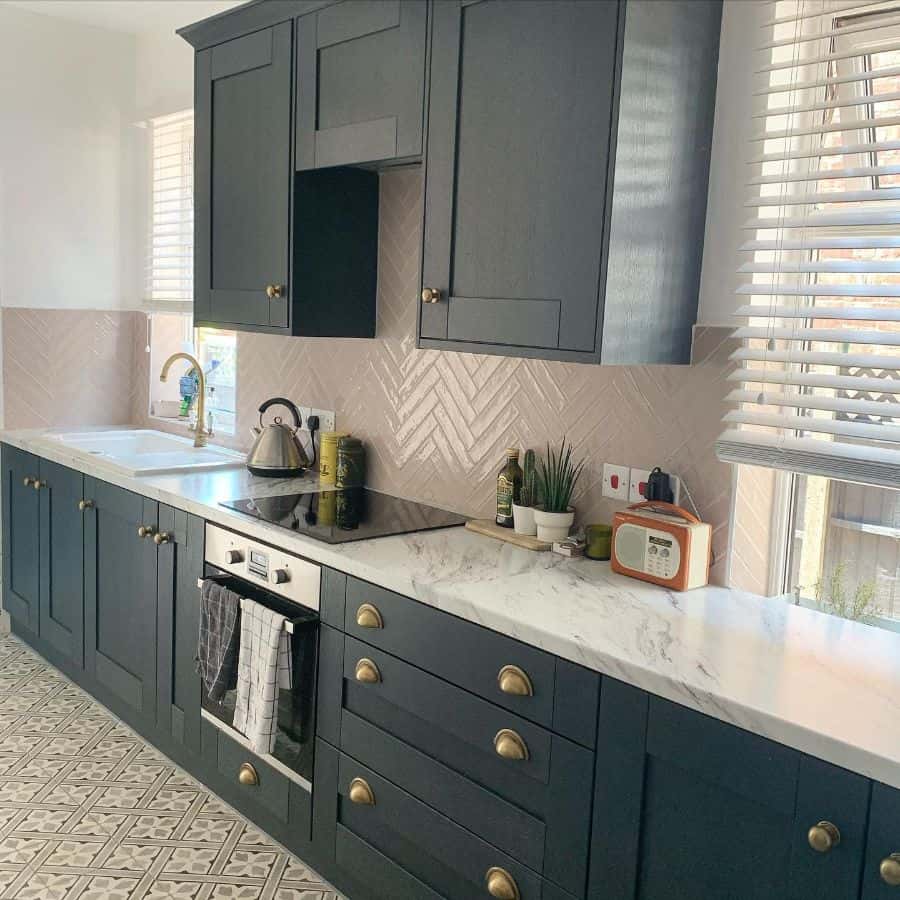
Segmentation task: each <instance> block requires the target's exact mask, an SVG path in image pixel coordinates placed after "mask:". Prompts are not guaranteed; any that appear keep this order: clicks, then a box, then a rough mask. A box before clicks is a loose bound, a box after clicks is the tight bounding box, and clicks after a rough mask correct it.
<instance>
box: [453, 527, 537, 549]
mask: <svg viewBox="0 0 900 900" xmlns="http://www.w3.org/2000/svg"><path fill="white" fill-rule="evenodd" d="M466 528H468V529H469V531H474V532H475V533H476V534H483V535H486V536H487V537H492V538H497V540H498V541H506V543H507V544H514V545H515V546H516V547H522V548H523V549H525V550H550V549H552V547H551V545H550V544H548V543H547V541H539V540H538V539H537V538H536V537H532V536H531V535H527V534H516V533H515V531H513V530H512V528H503V527H501V526H500V525H498V524H497V523H496V522H494V521H493V520H491V519H469V521H468V522H466Z"/></svg>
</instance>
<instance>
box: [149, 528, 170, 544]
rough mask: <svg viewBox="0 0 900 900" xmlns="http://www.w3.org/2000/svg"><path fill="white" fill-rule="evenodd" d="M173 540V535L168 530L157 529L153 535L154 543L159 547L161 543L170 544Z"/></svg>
mask: <svg viewBox="0 0 900 900" xmlns="http://www.w3.org/2000/svg"><path fill="white" fill-rule="evenodd" d="M170 540H172V535H171V534H169V532H168V531H157V532H156V534H154V535H153V543H154V544H156V546H157V547H159V546H160V545H161V544H168V543H169V541H170Z"/></svg>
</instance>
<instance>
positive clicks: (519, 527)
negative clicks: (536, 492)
mask: <svg viewBox="0 0 900 900" xmlns="http://www.w3.org/2000/svg"><path fill="white" fill-rule="evenodd" d="M534 513H535V509H534V507H533V506H519V504H518V503H513V529H514V531H515V532H516V534H527V535H532V534H537V525H535V524H534Z"/></svg>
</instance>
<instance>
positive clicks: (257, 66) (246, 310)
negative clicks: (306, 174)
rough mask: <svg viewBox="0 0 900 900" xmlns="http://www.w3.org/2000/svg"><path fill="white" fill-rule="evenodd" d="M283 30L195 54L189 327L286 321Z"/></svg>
mask: <svg viewBox="0 0 900 900" xmlns="http://www.w3.org/2000/svg"><path fill="white" fill-rule="evenodd" d="M292 30H293V29H292V25H291V23H290V22H283V23H281V24H280V25H277V26H275V27H273V28H266V29H263V30H261V31H256V32H253V33H252V34H248V35H246V36H244V37H240V38H236V39H235V40H231V41H227V42H225V43H223V44H219V45H218V46H216V47H212V48H210V49H208V50H202V51H201V52H199V53H198V54H197V57H196V62H195V67H196V72H195V78H196V83H195V113H194V114H195V157H196V169H195V184H194V189H195V192H196V200H195V205H196V247H195V251H194V253H195V259H196V267H195V279H194V320H195V323H196V324H198V325H202V324H208V325H217V324H218V325H234V326H241V325H251V326H267V327H268V326H271V327H275V328H285V327H287V325H288V292H289V290H290V282H289V279H290V215H291V178H292V169H293V166H292V162H291V160H292V153H291V96H292V92H291V72H292V49H293V40H292Z"/></svg>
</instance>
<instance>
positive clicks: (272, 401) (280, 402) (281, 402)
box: [259, 397, 303, 431]
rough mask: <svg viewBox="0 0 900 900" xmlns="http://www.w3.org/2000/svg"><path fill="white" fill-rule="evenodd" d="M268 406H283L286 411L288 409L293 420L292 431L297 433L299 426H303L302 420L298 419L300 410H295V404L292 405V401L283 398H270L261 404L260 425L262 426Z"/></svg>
mask: <svg viewBox="0 0 900 900" xmlns="http://www.w3.org/2000/svg"><path fill="white" fill-rule="evenodd" d="M270 406H283V407H285V408H286V409H289V410H290V411H291V415H292V416H293V418H294V431H299V429H300V426H301V425H302V424H303V420H302V419H301V418H300V410H299V409H297V406H296V404H295V403H293V402H292V401H290V400H288V399H287V398H285V397H271V398H269V399H268V400H266V402H265V403H263V404H262V405H261V406H260V407H259V424H260V425H262V417H263V413H264V412H265V411H266V410H267V409H268V408H269V407H270Z"/></svg>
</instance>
